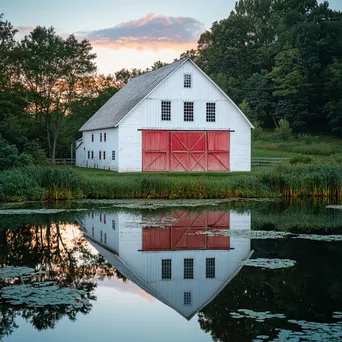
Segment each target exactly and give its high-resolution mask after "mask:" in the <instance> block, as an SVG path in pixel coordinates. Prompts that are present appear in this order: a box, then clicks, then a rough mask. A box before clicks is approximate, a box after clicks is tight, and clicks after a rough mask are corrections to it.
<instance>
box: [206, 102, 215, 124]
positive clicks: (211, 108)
mask: <svg viewBox="0 0 342 342" xmlns="http://www.w3.org/2000/svg"><path fill="white" fill-rule="evenodd" d="M215 107H216V106H215V102H213V103H211V102H210V103H207V107H206V119H207V122H215V121H216V108H215Z"/></svg>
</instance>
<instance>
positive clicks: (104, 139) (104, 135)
mask: <svg viewBox="0 0 342 342" xmlns="http://www.w3.org/2000/svg"><path fill="white" fill-rule="evenodd" d="M103 141H104V142H106V141H107V133H103Z"/></svg>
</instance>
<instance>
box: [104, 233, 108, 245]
mask: <svg viewBox="0 0 342 342" xmlns="http://www.w3.org/2000/svg"><path fill="white" fill-rule="evenodd" d="M104 243H105V244H107V233H104Z"/></svg>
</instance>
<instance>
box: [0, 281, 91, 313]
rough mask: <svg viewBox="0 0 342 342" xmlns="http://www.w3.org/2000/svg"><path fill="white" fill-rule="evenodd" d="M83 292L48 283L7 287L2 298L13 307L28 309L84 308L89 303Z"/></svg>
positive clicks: (2, 292) (3, 290)
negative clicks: (51, 307)
mask: <svg viewBox="0 0 342 342" xmlns="http://www.w3.org/2000/svg"><path fill="white" fill-rule="evenodd" d="M83 293H84V292H83V291H79V290H78V289H75V288H60V287H59V286H58V285H57V283H53V284H52V282H46V283H42V284H40V285H34V284H20V285H10V286H5V287H4V288H3V289H2V291H1V298H2V299H4V300H6V301H7V302H8V303H10V304H12V305H25V306H27V307H37V306H49V305H51V306H55V305H57V306H58V305H68V306H69V307H70V306H72V307H74V308H82V307H83V306H85V305H86V304H88V303H89V300H88V299H86V298H84V297H83Z"/></svg>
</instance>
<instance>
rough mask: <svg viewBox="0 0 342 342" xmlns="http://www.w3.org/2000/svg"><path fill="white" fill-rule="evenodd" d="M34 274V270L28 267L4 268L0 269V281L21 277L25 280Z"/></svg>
mask: <svg viewBox="0 0 342 342" xmlns="http://www.w3.org/2000/svg"><path fill="white" fill-rule="evenodd" d="M34 273H35V270H34V269H33V268H30V267H25V266H23V267H14V266H5V267H2V268H0V279H2V280H5V279H10V278H17V277H21V276H23V278H25V279H27V277H28V276H31V275H32V274H34Z"/></svg>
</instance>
